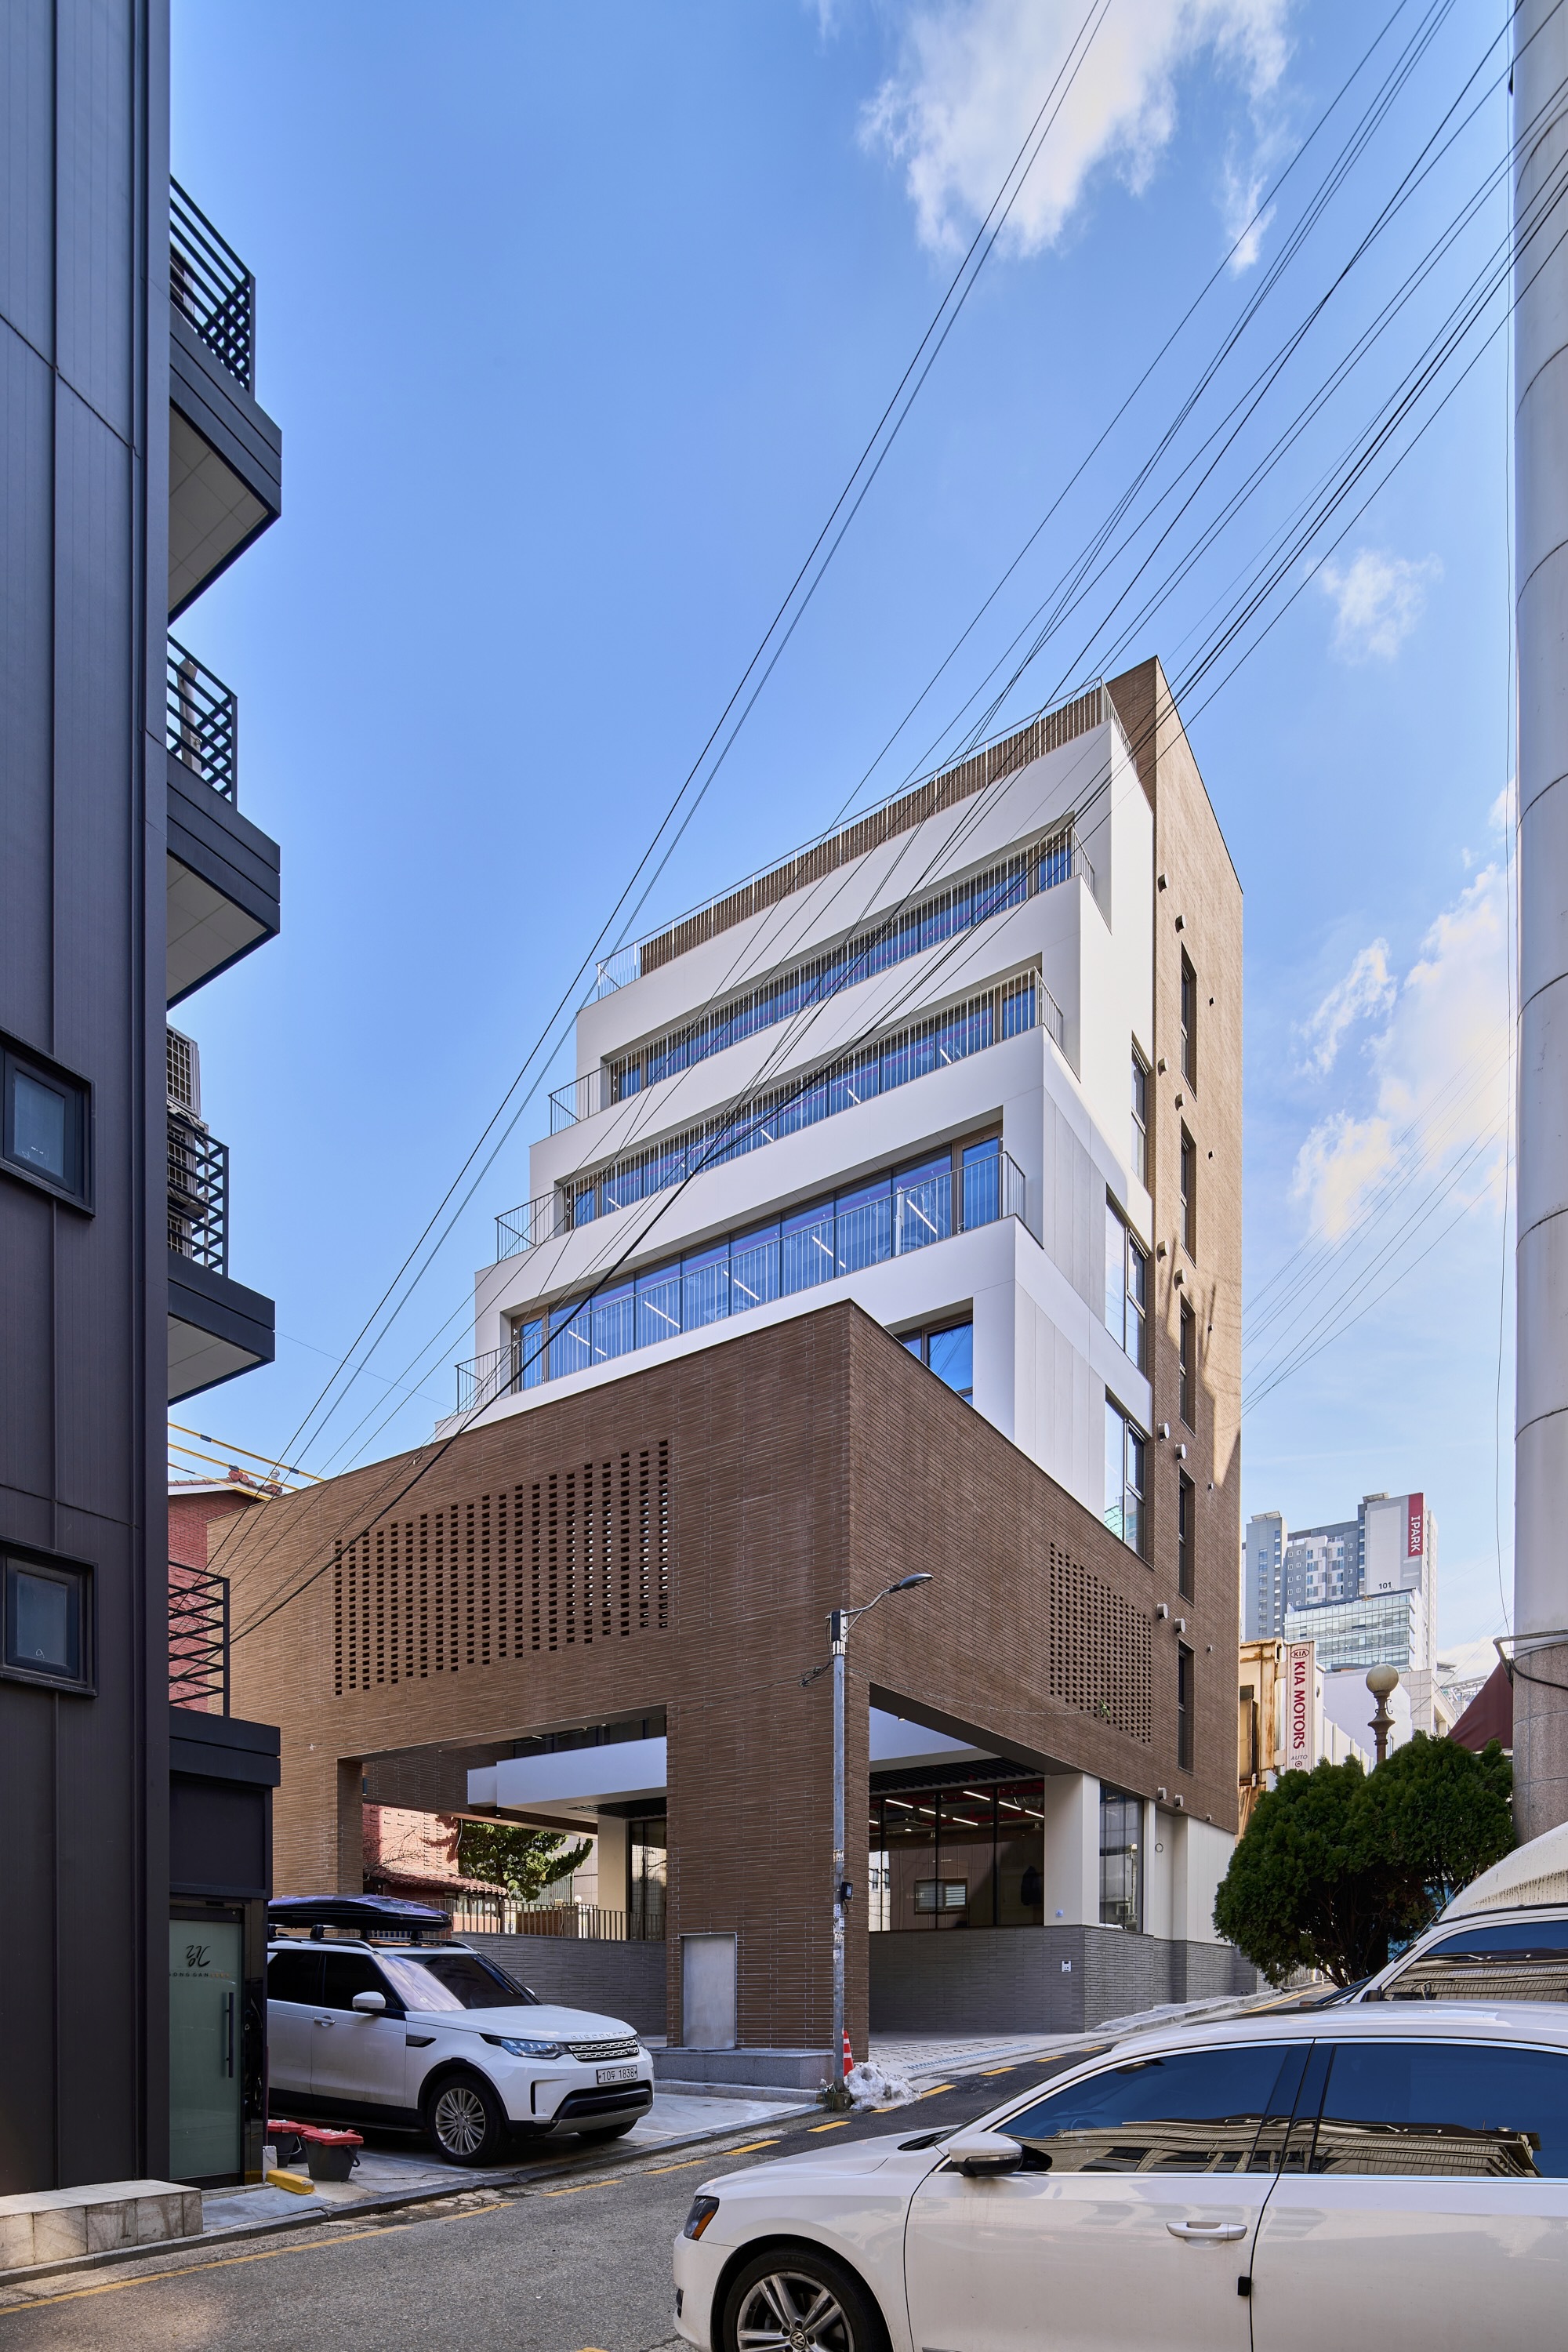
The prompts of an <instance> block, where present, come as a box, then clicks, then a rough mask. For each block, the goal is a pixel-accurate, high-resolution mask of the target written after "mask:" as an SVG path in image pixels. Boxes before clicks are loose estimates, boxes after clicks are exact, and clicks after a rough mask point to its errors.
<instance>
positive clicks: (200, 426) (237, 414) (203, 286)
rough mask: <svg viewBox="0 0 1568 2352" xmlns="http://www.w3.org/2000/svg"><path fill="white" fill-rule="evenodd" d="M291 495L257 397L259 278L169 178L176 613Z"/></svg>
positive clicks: (279, 447) (172, 606)
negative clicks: (285, 487)
mask: <svg viewBox="0 0 1568 2352" xmlns="http://www.w3.org/2000/svg"><path fill="white" fill-rule="evenodd" d="M282 503H283V442H282V436H281V435H280V434H279V430H278V427H277V425H275V424H274V423H273V421H272V419H271V418H270V417H269V416H268V415H267V413H266V411H265V410H264V409H262V408H261V407H260V406H259V405H258V402H257V399H256V279H255V277H254V276H253V274H252V273H251V271H250V270H249V269H247V268H246V265H245V263H244V262H243V261H242V260H241V259H240V257H239V256H238V254H237V253H236V251H235V249H234V247H233V246H231V245H230V244H229V242H228V239H227V238H226V236H223V235H222V233H221V232H220V231H219V230H218V229H217V228H216V226H214V224H213V223H212V222H211V221H210V220H208V218H207V216H206V215H205V213H204V212H203V211H202V209H201V207H200V206H199V205H195V204H194V203H193V202H192V200H191V198H190V197H189V196H188V195H187V194H186V193H185V191H184V188H182V187H181V186H180V185H179V184H178V182H177V181H173V180H172V181H171V182H170V184H169V604H168V610H169V617H170V618H171V619H173V618H174V615H175V614H178V613H183V612H184V609H185V606H186V605H187V604H190V602H191V601H192V599H193V598H194V597H196V596H199V595H200V594H201V593H202V590H203V589H204V588H205V587H206V586H207V584H208V583H209V582H211V581H213V580H215V579H216V577H217V575H218V573H219V572H221V571H223V570H224V568H225V567H226V565H227V564H230V563H232V562H234V561H235V559H236V557H237V555H239V554H240V553H241V552H242V551H243V550H244V549H245V548H247V547H248V546H249V545H250V543H251V541H253V540H254V539H256V538H257V536H258V534H259V533H260V532H261V531H264V530H266V529H267V528H268V524H269V523H272V522H274V521H276V520H277V518H278V515H279V512H280V511H281V509H282Z"/></svg>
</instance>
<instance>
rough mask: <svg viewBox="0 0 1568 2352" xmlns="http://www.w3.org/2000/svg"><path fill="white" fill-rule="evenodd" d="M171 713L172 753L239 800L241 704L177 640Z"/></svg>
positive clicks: (172, 649) (171, 654)
mask: <svg viewBox="0 0 1568 2352" xmlns="http://www.w3.org/2000/svg"><path fill="white" fill-rule="evenodd" d="M167 678H168V709H167V715H166V718H165V720H164V726H165V730H166V739H167V741H168V746H169V749H170V751H172V752H173V753H174V757H175V759H176V760H178V761H179V762H180V764H181V766H182V767H184V768H188V769H189V770H190V772H191V773H192V775H193V776H197V777H199V778H200V780H201V782H203V783H204V784H210V785H211V787H212V789H213V791H214V792H215V793H222V794H223V796H224V798H225V800H226V801H233V802H235V803H237V802H238V799H239V702H238V698H237V696H236V694H235V691H234V689H233V688H232V687H228V686H225V684H224V682H223V680H222V678H221V677H215V676H214V675H213V673H212V671H211V670H210V669H208V668H207V667H206V666H205V663H203V662H199V661H198V660H197V659H196V657H195V654H193V653H187V652H186V650H185V648H184V646H182V645H181V644H179V642H178V641H177V640H176V639H175V638H174V637H171V638H170V639H169V649H168V665H167Z"/></svg>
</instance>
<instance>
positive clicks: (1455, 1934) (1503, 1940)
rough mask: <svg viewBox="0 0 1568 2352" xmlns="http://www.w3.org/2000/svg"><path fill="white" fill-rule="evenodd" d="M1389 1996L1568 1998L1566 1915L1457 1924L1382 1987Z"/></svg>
mask: <svg viewBox="0 0 1568 2352" xmlns="http://www.w3.org/2000/svg"><path fill="white" fill-rule="evenodd" d="M1384 1994H1385V1998H1386V1999H1388V2000H1552V2001H1562V2000H1568V1919H1499V1920H1492V1921H1489V1922H1488V1923H1487V1924H1486V1925H1485V1926H1481V1925H1480V1924H1479V1923H1478V1924H1477V1925H1476V1926H1474V1927H1455V1928H1454V1929H1453V1931H1452V1933H1451V1934H1449V1935H1447V1936H1445V1937H1442V1938H1441V1940H1440V1941H1439V1942H1437V1943H1436V1944H1431V1945H1428V1947H1427V1948H1426V1951H1424V1952H1419V1953H1417V1954H1416V1956H1415V1958H1414V1959H1412V1960H1411V1961H1410V1962H1409V1963H1408V1964H1407V1965H1406V1966H1405V1968H1403V1969H1400V1970H1399V1972H1398V1974H1397V1975H1396V1976H1394V1977H1393V1978H1391V1979H1390V1980H1389V1982H1388V1984H1387V1985H1386V1986H1385V1988H1384Z"/></svg>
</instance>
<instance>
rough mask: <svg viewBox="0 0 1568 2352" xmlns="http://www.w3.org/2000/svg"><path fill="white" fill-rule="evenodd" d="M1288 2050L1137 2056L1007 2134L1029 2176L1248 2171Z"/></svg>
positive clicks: (1031, 2112) (1024, 2118)
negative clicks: (1021, 2152)
mask: <svg viewBox="0 0 1568 2352" xmlns="http://www.w3.org/2000/svg"><path fill="white" fill-rule="evenodd" d="M1287 2066H1289V2067H1290V2068H1291V2069H1292V2071H1293V2072H1294V2071H1295V2070H1297V2069H1299V2067H1300V2055H1299V2052H1298V2051H1295V2050H1292V2049H1291V2047H1290V2045H1289V2043H1285V2044H1280V2043H1279V2042H1248V2043H1246V2044H1244V2045H1242V2046H1241V2047H1240V2048H1237V2049H1229V2050H1193V2051H1178V2052H1175V2053H1173V2054H1171V2055H1169V2056H1166V2057H1162V2058H1136V2059H1131V2060H1129V2061H1128V2062H1127V2063H1125V2064H1123V2065H1120V2066H1108V2067H1107V2068H1105V2070H1104V2071H1103V2072H1102V2073H1101V2074H1090V2075H1089V2076H1088V2077H1087V2079H1086V2080H1084V2081H1082V2082H1079V2083H1072V2084H1068V2086H1067V2087H1066V2088H1065V2089H1063V2090H1060V2091H1054V2092H1049V2093H1047V2095H1046V2097H1045V2098H1043V2099H1041V2100H1040V2101H1038V2103H1037V2105H1034V2106H1032V2107H1026V2108H1025V2109H1024V2111H1023V2113H1022V2114H1021V2115H1016V2116H1012V2117H1011V2118H1010V2119H1009V2120H1008V2121H1007V2122H1006V2123H1005V2124H1003V2125H1001V2126H999V2129H1001V2130H1002V2131H1005V2132H1006V2133H1008V2134H1009V2136H1010V2137H1012V2138H1014V2139H1016V2140H1020V2141H1022V2143H1023V2147H1024V2168H1025V2170H1026V2171H1051V2172H1245V2171H1247V2169H1248V2168H1249V2160H1250V2158H1251V2156H1252V2148H1253V2143H1254V2141H1255V2140H1256V2139H1257V2137H1258V2132H1259V2130H1260V2128H1261V2126H1262V2124H1263V2119H1264V2117H1265V2116H1267V2115H1268V2113H1269V2110H1270V2105H1271V2103H1272V2100H1273V2094H1274V2085H1275V2083H1276V2081H1277V2080H1278V2079H1279V2074H1280V2073H1281V2071H1282V2069H1283V2068H1285V2067H1287Z"/></svg>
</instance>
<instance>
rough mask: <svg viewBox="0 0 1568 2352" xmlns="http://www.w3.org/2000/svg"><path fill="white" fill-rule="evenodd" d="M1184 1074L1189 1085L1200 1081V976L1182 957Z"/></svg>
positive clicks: (1192, 1085) (1194, 1084) (1184, 957)
mask: <svg viewBox="0 0 1568 2352" xmlns="http://www.w3.org/2000/svg"><path fill="white" fill-rule="evenodd" d="M1182 1076H1183V1077H1184V1078H1185V1080H1186V1082H1187V1084H1188V1086H1190V1087H1195V1086H1196V1085H1197V1082H1198V976H1197V974H1196V972H1195V971H1194V970H1193V967H1192V965H1191V964H1190V963H1189V962H1188V961H1187V958H1186V956H1185V955H1183V957H1182Z"/></svg>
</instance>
